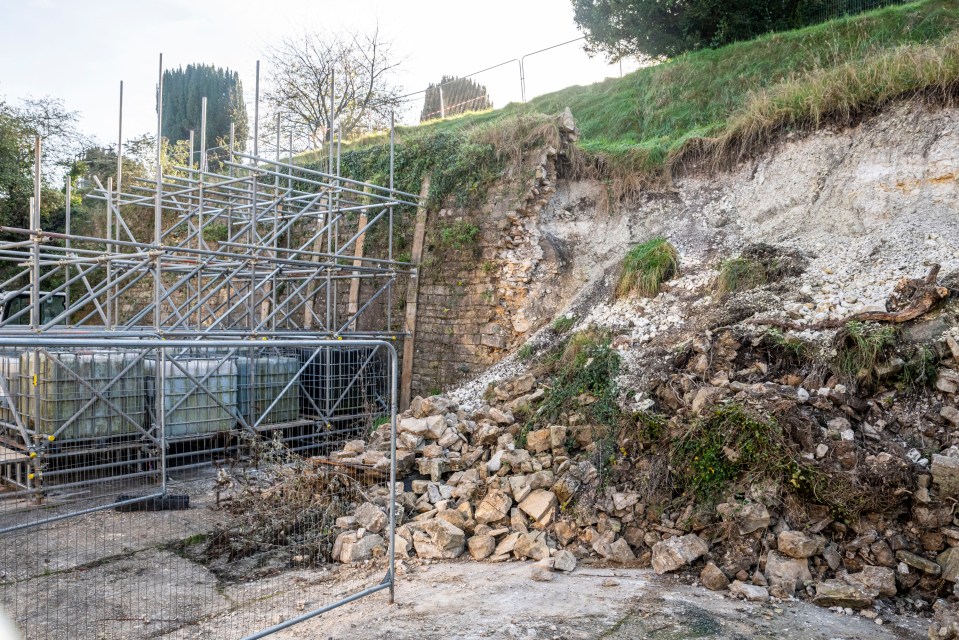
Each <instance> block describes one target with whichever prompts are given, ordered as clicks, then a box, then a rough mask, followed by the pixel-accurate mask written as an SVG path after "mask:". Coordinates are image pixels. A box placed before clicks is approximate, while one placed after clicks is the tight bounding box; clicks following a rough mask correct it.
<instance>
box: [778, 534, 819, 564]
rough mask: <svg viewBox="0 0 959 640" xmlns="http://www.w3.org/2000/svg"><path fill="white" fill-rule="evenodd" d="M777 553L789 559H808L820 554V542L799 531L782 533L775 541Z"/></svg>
mask: <svg viewBox="0 0 959 640" xmlns="http://www.w3.org/2000/svg"><path fill="white" fill-rule="evenodd" d="M777 545H778V546H779V552H780V553H783V554H785V555H787V556H789V557H790V558H809V557H811V556H814V555H816V554H817V553H821V552H822V547H823V544H822V541H821V540H816V539H815V538H810V537H809V536H807V535H806V534H805V533H802V532H800V531H783V532H781V533H780V534H779V537H778V539H777Z"/></svg>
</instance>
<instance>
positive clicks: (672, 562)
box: [652, 533, 709, 573]
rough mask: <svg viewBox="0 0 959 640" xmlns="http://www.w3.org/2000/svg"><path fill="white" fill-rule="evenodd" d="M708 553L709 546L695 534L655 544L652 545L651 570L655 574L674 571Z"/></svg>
mask: <svg viewBox="0 0 959 640" xmlns="http://www.w3.org/2000/svg"><path fill="white" fill-rule="evenodd" d="M708 551H709V546H708V545H707V544H706V543H705V542H703V540H702V538H700V537H699V536H697V535H696V534H695V533H691V534H689V535H685V536H681V537H677V538H670V539H668V540H663V541H662V542H657V543H656V544H655V545H653V555H652V565H653V570H654V571H655V572H656V573H666V572H669V571H675V570H676V569H679V568H680V567H682V566H684V565H687V564H689V563H690V562H693V561H694V560H697V559H698V558H701V557H702V556H703V555H705V554H706V553H707V552H708Z"/></svg>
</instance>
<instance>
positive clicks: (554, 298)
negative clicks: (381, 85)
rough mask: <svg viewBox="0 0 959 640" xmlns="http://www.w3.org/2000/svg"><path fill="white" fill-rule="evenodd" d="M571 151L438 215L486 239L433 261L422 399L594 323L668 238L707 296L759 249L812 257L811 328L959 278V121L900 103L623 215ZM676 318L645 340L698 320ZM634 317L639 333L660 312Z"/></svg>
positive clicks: (794, 306) (536, 162) (421, 354)
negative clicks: (558, 332)
mask: <svg viewBox="0 0 959 640" xmlns="http://www.w3.org/2000/svg"><path fill="white" fill-rule="evenodd" d="M573 115H575V114H573ZM574 135H575V134H574V133H573V132H572V127H569V129H568V131H567V134H566V138H565V139H566V140H567V141H570V140H572V139H573V136H574ZM557 153H561V150H559V151H557V150H552V149H547V150H545V153H543V154H542V156H540V157H539V158H535V159H532V164H531V165H530V166H532V167H533V172H532V173H530V174H529V175H528V176H527V180H529V182H528V184H529V187H528V189H527V190H526V191H525V192H524V193H523V195H522V197H519V198H517V197H515V196H514V197H512V198H511V197H510V188H507V187H501V188H499V189H497V190H496V191H494V193H493V194H492V195H491V197H490V200H489V202H488V203H487V205H486V206H485V207H483V209H482V210H481V211H478V212H467V211H462V210H446V211H443V212H440V215H439V216H437V217H436V218H435V219H438V220H440V221H442V220H443V219H444V216H446V217H449V218H468V219H470V220H473V221H474V222H475V223H476V224H477V225H478V226H479V227H480V230H481V232H480V235H479V238H480V240H479V244H478V246H477V247H476V248H475V249H476V251H475V254H474V255H473V256H470V257H469V258H468V259H463V258H462V257H461V256H458V255H454V254H453V253H452V252H449V251H443V250H440V249H438V248H436V247H434V248H433V250H430V251H427V264H426V265H425V267H424V270H423V285H422V286H421V297H420V300H421V302H420V310H421V317H422V318H423V320H424V321H423V322H422V323H421V324H420V326H419V330H418V339H417V350H416V354H417V359H416V363H415V365H414V371H415V374H416V384H415V385H414V393H428V392H429V391H431V390H436V389H443V388H449V387H452V386H456V385H457V384H459V383H461V382H463V381H464V380H467V379H470V378H473V377H475V376H476V375H477V374H478V373H479V372H480V371H482V370H483V369H484V368H485V367H486V366H487V365H489V364H492V363H494V362H497V361H499V360H501V359H502V358H504V357H505V356H506V355H507V354H508V353H509V352H510V351H511V350H513V349H515V348H516V347H518V346H519V345H521V344H523V343H524V342H525V341H527V340H528V339H529V338H530V337H531V336H533V334H534V333H535V332H536V331H537V330H539V329H541V328H543V327H544V326H545V325H548V324H549V323H550V322H551V320H552V319H553V318H554V317H555V316H556V315H557V314H559V313H563V312H565V311H566V310H567V309H571V308H573V306H575V304H574V303H575V302H576V301H577V299H578V298H579V302H580V305H579V307H580V308H579V309H575V313H576V314H577V315H579V316H580V317H582V316H583V315H586V314H588V313H593V314H594V315H595V313H596V312H598V313H600V315H601V314H602V313H603V312H605V311H609V309H610V306H611V305H609V306H607V305H605V304H604V303H606V302H607V300H605V299H599V300H596V299H591V300H588V301H587V302H588V304H586V305H585V308H583V307H584V305H583V304H582V303H583V301H582V296H583V293H584V291H588V290H590V285H591V284H597V283H602V282H606V283H607V284H608V282H609V281H610V279H611V275H612V274H614V273H615V269H616V266H617V264H618V263H619V262H620V261H621V260H622V258H623V256H624V255H625V253H626V252H627V251H628V250H629V248H630V247H631V246H633V245H635V244H636V243H639V242H642V241H645V240H647V239H649V238H650V237H653V236H657V235H663V236H666V237H667V238H668V239H669V240H670V241H671V242H672V243H673V244H674V245H675V246H676V247H677V248H678V249H679V251H680V254H681V257H682V268H683V271H684V273H685V274H687V275H689V276H690V277H691V278H692V279H693V280H697V282H693V283H692V285H691V286H692V287H693V288H695V287H696V286H698V285H700V284H702V283H700V282H698V280H708V279H709V278H712V277H715V275H716V271H715V268H716V267H717V266H718V264H719V262H720V261H721V260H722V259H725V258H728V257H732V256H734V255H736V254H738V252H739V251H740V250H741V249H742V247H743V246H745V244H747V243H750V242H769V243H773V244H777V245H780V246H786V247H790V248H795V249H798V250H801V251H803V252H804V253H806V254H807V255H808V256H809V257H810V260H811V263H810V267H809V269H808V273H809V274H810V276H809V278H808V279H807V281H805V282H803V283H801V286H800V287H799V289H800V290H798V291H797V292H796V294H797V295H796V299H795V300H791V301H788V304H789V305H790V307H789V313H790V314H791V316H792V317H794V318H796V319H801V320H809V321H820V320H824V319H827V318H837V317H843V316H845V315H848V314H851V313H855V312H858V311H862V310H865V309H870V308H876V307H879V306H881V305H882V304H883V302H884V301H885V299H886V297H887V296H888V294H889V292H890V291H891V290H892V288H893V286H894V285H895V282H896V281H897V280H898V279H899V278H900V277H901V276H902V275H904V274H906V273H912V272H914V271H917V270H918V271H922V270H923V265H927V264H929V263H934V262H935V263H939V264H941V265H942V267H943V272H944V273H948V272H950V271H954V270H956V269H957V268H959V225H957V224H955V212H956V211H957V210H959V189H957V188H956V176H959V109H955V108H936V107H931V106H927V105H922V104H912V103H909V104H902V105H899V106H897V107H895V108H891V109H889V110H887V111H886V112H884V113H882V114H880V115H877V116H875V117H873V118H871V119H868V120H866V121H864V122H862V123H861V124H860V125H858V126H856V127H852V128H847V129H842V130H823V131H819V132H817V133H813V134H810V135H808V136H804V137H799V136H792V135H790V136H787V138H786V139H785V140H783V141H782V143H781V144H779V145H777V146H776V147H774V148H771V149H770V150H769V151H767V152H766V153H764V154H762V155H761V156H759V157H757V158H754V159H751V160H749V161H745V162H743V163H742V164H741V165H740V166H738V167H736V168H735V169H734V170H733V171H729V172H723V173H718V174H715V175H711V174H703V173H697V174H695V175H689V176H687V177H683V178H679V179H677V180H676V181H675V182H674V184H673V185H672V186H671V188H669V189H667V190H664V191H659V192H652V191H647V192H644V193H643V194H641V195H640V196H639V197H638V198H636V199H633V200H631V201H629V202H622V203H618V204H615V205H610V203H609V196H610V192H609V185H607V184H605V183H603V182H600V181H595V180H568V179H565V178H562V177H560V176H559V175H558V173H557V162H556V160H557ZM529 176H534V177H529ZM514 191H515V189H514ZM484 265H486V268H485V269H484ZM683 286H685V285H683ZM477 294H478V295H477ZM457 296H459V297H458V298H457ZM457 300H459V302H457ZM456 304H459V305H460V306H459V307H455V306H453V305H456ZM571 305H573V306H571ZM671 307H675V308H669V309H667V310H664V313H663V317H662V322H660V323H659V326H655V323H653V325H654V326H652V327H651V328H650V327H647V328H646V330H644V331H645V332H644V333H643V339H652V338H654V337H655V335H656V333H657V332H660V333H661V332H662V331H664V330H665V329H667V328H668V327H670V326H682V325H683V324H684V323H686V322H687V321H688V320H689V318H690V317H691V316H693V315H695V314H696V309H695V308H693V307H691V306H689V305H671ZM447 309H449V311H447ZM632 312H633V313H634V314H635V315H636V318H637V321H638V322H639V321H641V320H642V318H643V317H645V316H647V315H649V314H647V313H645V312H644V310H643V309H633V310H632ZM451 318H452V319H453V320H454V322H456V323H457V324H450V319H451ZM594 319H595V318H594Z"/></svg>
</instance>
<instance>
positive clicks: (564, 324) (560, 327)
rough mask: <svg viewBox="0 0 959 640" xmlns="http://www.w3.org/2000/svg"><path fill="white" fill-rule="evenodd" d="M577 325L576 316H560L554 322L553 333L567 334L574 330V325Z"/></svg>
mask: <svg viewBox="0 0 959 640" xmlns="http://www.w3.org/2000/svg"><path fill="white" fill-rule="evenodd" d="M574 324H576V317H575V316H560V317H558V318H556V319H555V320H553V324H552V327H553V331H555V332H556V333H566V332H567V331H569V330H570V329H572V328H573V325H574Z"/></svg>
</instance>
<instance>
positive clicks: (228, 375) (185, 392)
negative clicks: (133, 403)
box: [146, 357, 237, 438]
mask: <svg viewBox="0 0 959 640" xmlns="http://www.w3.org/2000/svg"><path fill="white" fill-rule="evenodd" d="M158 369H159V366H158V364H157V361H156V360H155V359H152V360H147V361H146V375H147V385H146V387H147V393H146V397H147V402H148V403H150V405H151V406H154V407H155V406H156V392H157V372H158ZM236 369H237V367H236V361H235V360H234V359H232V358H229V359H226V360H224V359H222V358H216V357H212V358H211V357H182V358H181V357H178V358H177V360H176V362H175V363H174V362H173V361H171V360H169V359H167V360H165V361H164V367H163V420H164V422H163V424H164V428H165V430H166V437H167V438H190V437H194V436H201V435H206V434H211V433H217V432H219V431H229V430H231V429H233V428H234V427H235V426H236V423H237V419H236V416H237V404H236V395H237V374H236ZM187 374H189V375H187ZM191 376H192V378H193V379H191ZM194 379H195V380H196V381H197V382H201V383H202V387H200V386H198V385H197V382H194ZM159 419H160V416H154V424H156V423H157V422H158V421H159Z"/></svg>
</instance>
